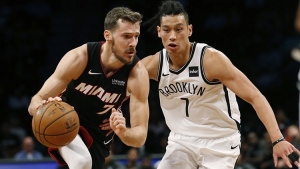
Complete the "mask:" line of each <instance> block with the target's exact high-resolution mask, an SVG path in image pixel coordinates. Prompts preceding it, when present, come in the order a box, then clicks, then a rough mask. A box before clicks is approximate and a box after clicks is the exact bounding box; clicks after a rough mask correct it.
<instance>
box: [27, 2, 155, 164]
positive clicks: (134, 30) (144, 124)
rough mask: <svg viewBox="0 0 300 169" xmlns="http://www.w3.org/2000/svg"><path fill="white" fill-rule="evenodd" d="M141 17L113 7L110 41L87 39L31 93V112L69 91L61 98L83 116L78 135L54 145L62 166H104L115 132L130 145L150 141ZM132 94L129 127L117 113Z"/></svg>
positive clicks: (109, 17) (107, 33)
mask: <svg viewBox="0 0 300 169" xmlns="http://www.w3.org/2000/svg"><path fill="white" fill-rule="evenodd" d="M141 19H142V15H141V14H140V13H138V12H133V11H131V10H130V9H128V8H126V7H116V8H114V9H112V10H111V11H110V12H108V14H107V16H106V18H105V22H104V29H105V31H104V38H105V40H106V41H105V42H88V43H87V44H84V45H82V46H79V47H77V48H75V49H72V50H70V51H69V52H67V53H66V54H65V56H64V57H63V58H62V59H61V61H60V62H59V64H58V65H57V67H56V70H55V71H54V73H53V74H52V75H51V76H50V77H49V78H48V79H47V80H46V82H45V83H44V85H43V86H42V88H41V89H40V90H39V92H38V93H37V94H36V95H34V96H33V97H32V100H31V103H30V105H29V108H28V111H29V113H30V115H32V116H34V114H35V113H36V112H37V109H38V107H39V106H41V105H42V104H44V103H46V102H49V101H55V100H61V98H59V97H56V96H58V95H59V94H60V93H61V91H63V90H64V89H66V90H65V91H64V92H63V96H62V99H63V101H65V102H67V103H69V104H70V105H72V106H74V108H75V110H76V112H77V113H78V115H79V119H80V125H81V128H80V132H79V133H78V135H77V136H76V138H75V139H74V140H73V141H72V142H71V143H70V144H69V145H67V146H64V147H61V148H58V149H50V148H49V153H50V155H51V157H53V158H54V159H55V160H56V161H57V162H58V163H59V164H61V165H68V167H69V168H70V169H91V168H92V169H100V168H102V167H103V164H104V160H105V157H107V156H108V155H109V151H110V144H111V142H112V139H113V136H114V135H117V136H118V137H119V138H120V139H121V140H122V141H123V143H125V144H126V145H128V146H132V147H141V146H142V145H143V144H144V143H145V140H146V135H147V130H148V118H149V107H148V93H149V78H148V73H147V71H146V69H145V67H144V65H143V64H142V63H141V62H139V59H138V57H137V56H136V45H137V43H138V37H139V35H140V22H141ZM129 96H130V103H129V106H130V126H131V127H130V128H129V127H127V126H126V123H125V122H126V121H125V118H124V117H123V115H122V113H121V112H119V111H118V110H119V109H120V106H121V105H122V103H123V102H124V101H125V100H126V99H128V98H129ZM107 119H109V123H107V122H108V121H107ZM108 124H109V125H108ZM108 129H112V130H113V131H114V132H108V131H109V130H108Z"/></svg>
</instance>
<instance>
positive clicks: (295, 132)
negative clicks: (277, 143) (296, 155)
mask: <svg viewBox="0 0 300 169" xmlns="http://www.w3.org/2000/svg"><path fill="white" fill-rule="evenodd" d="M286 134H287V135H286V140H287V141H289V142H290V143H292V144H293V145H294V146H295V147H296V148H297V149H298V150H299V149H300V133H299V128H298V127H297V126H296V125H290V126H288V128H287V131H286Z"/></svg>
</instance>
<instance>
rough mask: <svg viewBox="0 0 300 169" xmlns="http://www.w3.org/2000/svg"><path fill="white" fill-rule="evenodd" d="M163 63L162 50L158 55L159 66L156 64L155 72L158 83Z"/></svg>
mask: <svg viewBox="0 0 300 169" xmlns="http://www.w3.org/2000/svg"><path fill="white" fill-rule="evenodd" d="M163 62H164V53H163V50H161V51H160V53H159V64H158V71H157V81H158V82H160V79H161V72H162V67H163Z"/></svg>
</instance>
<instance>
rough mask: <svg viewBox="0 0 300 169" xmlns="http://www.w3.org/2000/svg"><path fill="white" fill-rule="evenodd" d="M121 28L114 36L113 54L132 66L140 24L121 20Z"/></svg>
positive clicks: (119, 23)
mask: <svg viewBox="0 0 300 169" xmlns="http://www.w3.org/2000/svg"><path fill="white" fill-rule="evenodd" d="M118 25H119V27H118V28H116V30H115V31H114V32H113V34H112V52H113V53H114V55H115V57H116V58H117V59H118V60H119V61H120V62H122V63H124V64H131V62H132V60H133V58H134V55H135V54H136V46H137V43H138V37H139V35H140V24H139V23H135V24H132V23H130V22H128V21H124V20H121V19H119V21H118Z"/></svg>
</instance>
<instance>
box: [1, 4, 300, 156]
mask: <svg viewBox="0 0 300 169" xmlns="http://www.w3.org/2000/svg"><path fill="white" fill-rule="evenodd" d="M160 2H161V1H159V0H60V1H58V0H49V1H45V0H13V1H1V2H0V43H1V45H0V63H1V67H0V71H1V74H0V79H1V81H0V105H1V106H0V122H1V127H2V129H3V130H4V128H5V127H7V126H10V127H12V126H14V125H17V126H18V127H20V128H22V129H23V130H24V132H25V135H31V134H32V131H31V116H29V114H28V111H27V107H28V104H29V101H30V97H31V96H33V95H34V94H35V93H36V92H37V91H38V90H39V89H40V87H41V86H42V84H43V83H44V81H45V80H46V79H47V78H48V77H49V76H50V75H51V73H52V72H53V71H54V69H55V67H56V65H57V63H58V62H59V60H60V59H61V57H62V56H63V55H64V54H65V53H66V52H67V51H69V50H71V49H73V48H75V47H77V46H80V45H82V44H84V43H86V42H88V41H102V40H104V38H103V31H104V30H103V22H104V18H105V15H106V13H107V12H108V11H109V10H111V9H112V8H113V7H116V6H127V7H129V8H131V9H132V10H134V11H138V12H140V13H142V14H143V16H144V18H143V20H144V21H146V20H147V19H149V18H150V17H152V16H153V15H154V14H155V13H156V12H157V7H158V6H159V5H160ZM181 2H182V4H183V5H184V6H185V8H186V10H187V12H188V13H189V15H190V23H191V24H192V25H193V35H192V37H191V38H190V40H191V41H196V42H201V43H207V44H208V45H210V46H212V47H214V48H216V49H218V50H220V51H222V52H223V53H224V54H225V55H227V56H228V57H229V59H230V60H231V61H232V62H233V64H234V65H235V66H236V67H237V68H238V69H240V70H241V71H242V72H243V73H244V74H245V75H246V76H247V77H248V78H249V79H250V80H251V81H252V82H253V83H254V84H255V85H256V86H257V88H258V89H259V90H260V91H261V92H262V93H263V94H264V95H265V96H266V98H267V99H268V101H269V102H270V104H271V106H272V108H273V109H274V112H277V110H282V111H283V112H284V114H285V115H286V118H287V119H288V120H289V122H290V124H296V125H298V100H299V99H298V90H297V88H296V82H297V73H298V71H299V63H298V62H297V61H295V60H293V59H292V58H291V54H290V52H291V50H292V49H293V48H294V47H297V46H298V44H299V41H300V37H299V34H298V33H297V32H296V31H295V28H294V20H295V15H296V10H297V6H298V1H295V0H288V1H285V0H181ZM146 29H147V28H146V27H142V28H141V36H140V39H139V44H138V47H137V51H138V53H137V54H138V56H139V57H140V58H143V57H145V56H147V55H150V54H154V53H156V52H157V51H158V50H160V49H161V48H162V44H161V41H160V39H159V38H158V37H157V35H156V34H151V33H150V32H147V30H146ZM156 85H157V84H156V83H155V82H152V81H151V91H150V96H149V104H150V110H151V114H150V121H149V125H150V126H149V137H148V139H147V142H146V149H147V150H150V149H151V148H153V147H155V145H157V144H159V143H158V142H155V141H153V140H155V139H156V138H157V137H159V138H161V137H162V136H161V135H164V134H162V133H165V132H167V129H166V128H165V126H164V125H163V115H162V113H161V110H160V108H159V102H158V93H157V90H156ZM238 102H239V105H240V111H241V115H242V134H244V133H245V134H246V133H249V132H250V131H255V132H256V133H258V134H259V135H260V134H262V133H263V132H264V127H262V124H261V122H260V121H259V120H258V118H257V115H256V114H255V111H254V109H253V108H252V107H251V105H250V104H248V103H246V102H244V101H242V100H240V99H238ZM126 106H127V105H126V104H125V105H124V109H125V110H126V108H127V107H126ZM125 113H126V112H125ZM156 129H159V130H162V131H157V130H156ZM163 130H165V131H163ZM23 135H24V134H23ZM0 139H1V137H0ZM116 143H118V140H116ZM149 145H151V146H149ZM147 146H148V148H147ZM120 147H122V146H121V145H117V146H116V148H114V150H115V153H116V154H124V153H126V150H127V149H126V148H120ZM149 147H150V148H149ZM157 152H158V153H159V152H160V151H159V150H157V151H154V152H153V153H157Z"/></svg>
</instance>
